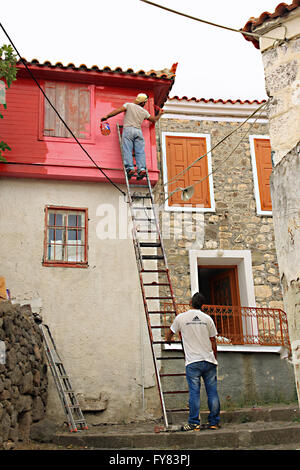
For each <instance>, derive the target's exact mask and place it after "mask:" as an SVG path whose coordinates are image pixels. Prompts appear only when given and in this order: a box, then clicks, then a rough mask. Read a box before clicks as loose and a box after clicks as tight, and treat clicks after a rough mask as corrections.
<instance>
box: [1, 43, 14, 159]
mask: <svg viewBox="0 0 300 470" xmlns="http://www.w3.org/2000/svg"><path fill="white" fill-rule="evenodd" d="M16 64H17V56H16V54H14V50H13V48H12V47H11V46H9V45H8V46H7V45H5V44H4V45H3V46H2V47H0V80H3V79H4V81H5V83H6V87H7V88H10V85H11V84H12V82H13V81H14V80H16V79H17V67H16ZM7 88H6V89H7ZM4 97H5V92H4ZM2 106H3V108H4V109H6V103H5V100H4V103H2ZM0 107H1V104H0ZM0 110H1V108H0ZM0 119H3V114H2V113H1V112H0ZM5 150H11V149H10V147H9V146H8V145H7V144H6V143H5V142H3V140H2V141H1V142H0V161H6V160H5V158H4V157H3V152H4V151H5Z"/></svg>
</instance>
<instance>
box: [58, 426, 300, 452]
mask: <svg viewBox="0 0 300 470" xmlns="http://www.w3.org/2000/svg"><path fill="white" fill-rule="evenodd" d="M53 442H54V443H55V444H56V445H59V446H63V447H64V448H66V447H68V446H73V447H85V448H89V449H96V450H108V449H114V450H115V449H118V450H122V449H123V450H128V449H136V450H148V449H149V450H157V449H164V450H166V449H168V450H193V449H203V450H204V449H217V450H221V449H224V450H225V449H247V448H252V449H253V448H254V449H255V448H258V447H263V446H267V445H273V446H275V445H278V446H279V445H280V446H282V445H285V446H286V445H288V446H290V447H289V448H290V449H293V450H296V449H300V424H294V425H293V424H290V425H288V424H283V423H281V422H278V423H276V424H275V423H274V424H273V425H269V426H252V427H249V425H248V426H245V425H244V426H243V425H239V428H238V429H237V428H236V427H234V426H233V425H227V426H226V425H225V426H224V427H223V428H221V429H220V430H218V431H190V432H160V433H155V432H154V430H152V432H151V431H148V432H147V431H144V432H134V431H128V432H118V431H117V432H111V433H109V432H101V431H98V432H95V431H94V430H93V431H81V432H80V433H79V432H78V433H75V434H73V433H72V434H71V433H61V434H57V435H56V436H55V437H54V441H53Z"/></svg>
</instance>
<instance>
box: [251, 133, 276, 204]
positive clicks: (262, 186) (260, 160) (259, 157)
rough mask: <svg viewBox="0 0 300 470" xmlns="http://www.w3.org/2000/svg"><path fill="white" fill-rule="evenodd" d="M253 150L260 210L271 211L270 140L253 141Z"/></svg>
mask: <svg viewBox="0 0 300 470" xmlns="http://www.w3.org/2000/svg"><path fill="white" fill-rule="evenodd" d="M254 148H255V158H256V168H257V179H258V187H259V196H260V204H261V210H262V211H271V210H272V201H271V191H270V175H271V172H272V159H271V144H270V140H269V139H254Z"/></svg>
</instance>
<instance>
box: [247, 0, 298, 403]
mask: <svg viewBox="0 0 300 470" xmlns="http://www.w3.org/2000/svg"><path fill="white" fill-rule="evenodd" d="M244 30H245V31H251V32H253V31H254V32H255V33H257V34H259V35H260V36H261V37H260V39H259V40H257V39H255V40H252V42H253V43H254V45H255V47H256V48H257V49H260V52H261V54H262V61H263V65H264V71H265V83H266V91H267V94H268V96H269V101H270V107H269V111H268V118H269V122H270V138H271V145H272V150H273V153H274V169H273V172H272V175H271V194H272V204H273V217H274V227H275V241H276V251H277V257H278V263H279V273H280V279H281V283H282V287H283V299H284V306H285V309H286V312H287V317H288V323H289V332H290V339H291V348H292V352H293V363H294V371H295V381H296V388H297V392H298V400H299V403H300V302H299V292H300V284H299V279H300V231H299V228H300V221H299V219H300V212H299V206H300V190H299V179H300V165H299V152H300V147H299V145H300V117H299V116H300V113H299V111H300V93H299V88H300V60H299V51H300V2H299V0H294V1H293V2H292V3H290V4H286V3H281V4H279V5H278V6H277V8H276V9H275V12H274V13H263V14H262V15H261V16H260V17H259V18H251V19H250V20H249V21H248V22H247V24H246V25H245V26H244ZM270 31H271V33H272V37H273V38H278V40H272V39H270V38H269V37H270Z"/></svg>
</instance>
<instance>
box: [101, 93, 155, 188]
mask: <svg viewBox="0 0 300 470" xmlns="http://www.w3.org/2000/svg"><path fill="white" fill-rule="evenodd" d="M147 101H148V96H147V95H146V94H145V93H140V94H139V95H137V97H136V99H135V100H134V102H133V103H125V104H124V105H123V106H121V108H117V109H115V110H114V111H112V112H111V113H109V114H107V115H106V116H104V117H103V118H102V119H101V121H106V120H107V119H109V118H111V117H113V116H116V115H117V114H120V113H125V116H124V123H123V133H122V147H123V157H124V164H125V168H126V172H127V176H128V178H129V179H130V178H131V177H132V176H133V175H134V173H135V170H134V165H133V157H132V151H133V150H134V154H135V161H136V166H137V171H138V174H137V179H138V180H140V179H142V178H144V176H145V175H146V156H145V141H144V136H143V133H142V129H141V125H142V123H143V121H144V120H145V119H147V120H148V121H150V122H152V123H153V124H155V123H156V122H157V121H158V120H159V118H160V116H161V115H162V114H163V110H162V109H160V110H159V112H158V114H157V115H156V116H151V114H150V113H148V111H147V110H146V109H144V106H145V104H146V103H147Z"/></svg>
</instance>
